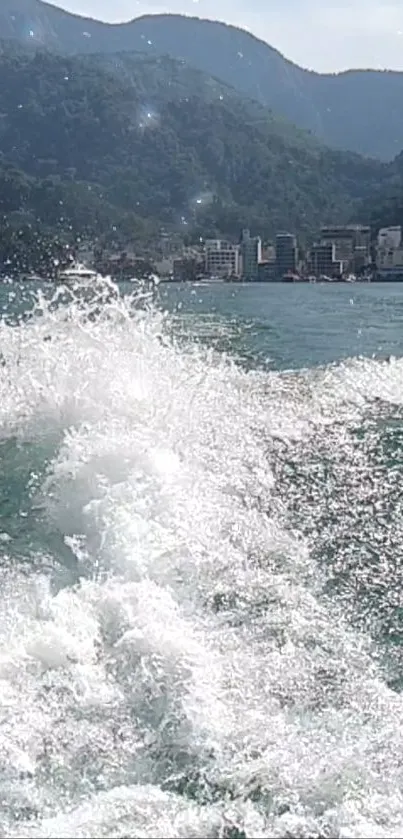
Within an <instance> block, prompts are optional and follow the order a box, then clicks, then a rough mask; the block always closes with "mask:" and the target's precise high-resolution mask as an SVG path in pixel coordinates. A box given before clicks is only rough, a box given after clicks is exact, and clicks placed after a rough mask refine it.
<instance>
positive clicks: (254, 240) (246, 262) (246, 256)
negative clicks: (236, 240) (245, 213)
mask: <svg viewBox="0 0 403 839" xmlns="http://www.w3.org/2000/svg"><path fill="white" fill-rule="evenodd" d="M239 250H240V254H241V273H242V277H243V278H244V280H248V281H249V282H256V280H258V278H259V263H260V262H261V259H262V240H261V238H260V236H251V235H250V232H249V230H242V233H241V238H240V245H239Z"/></svg>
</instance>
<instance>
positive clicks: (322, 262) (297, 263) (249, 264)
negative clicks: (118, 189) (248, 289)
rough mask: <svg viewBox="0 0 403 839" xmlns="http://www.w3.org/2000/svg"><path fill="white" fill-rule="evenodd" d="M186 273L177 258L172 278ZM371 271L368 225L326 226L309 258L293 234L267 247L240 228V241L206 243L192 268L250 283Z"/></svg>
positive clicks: (344, 276) (203, 273)
mask: <svg viewBox="0 0 403 839" xmlns="http://www.w3.org/2000/svg"><path fill="white" fill-rule="evenodd" d="M402 247H403V245H402ZM186 269H189V264H188V263H187V264H186V260H183V259H182V260H176V261H175V263H174V269H173V275H174V279H185V277H184V271H186ZM372 269H373V260H372V254H371V230H370V227H368V226H364V225H347V226H338V227H322V228H321V231H320V236H319V238H318V241H317V242H316V243H314V244H313V245H312V247H311V248H310V250H308V251H307V252H306V253H305V254H303V253H302V251H301V250H300V248H299V246H298V241H297V237H296V236H295V234H293V233H287V232H284V233H278V234H277V236H276V239H275V243H274V244H271V245H267V246H265V247H264V246H263V245H262V241H261V238H260V236H251V235H250V232H249V230H242V232H241V236H240V239H239V241H238V242H236V243H234V242H229V241H227V240H223V239H207V240H206V241H205V242H204V244H203V247H202V249H201V252H200V253H199V258H198V260H197V259H196V264H193V271H194V272H196V274H198V276H205V277H210V278H217V279H222V280H228V281H231V280H233V281H235V280H244V281H249V282H275V281H287V280H288V281H296V280H308V279H311V280H313V279H329V280H342V279H347V278H349V277H351V276H366V275H368V276H369V274H370V272H371V271H372Z"/></svg>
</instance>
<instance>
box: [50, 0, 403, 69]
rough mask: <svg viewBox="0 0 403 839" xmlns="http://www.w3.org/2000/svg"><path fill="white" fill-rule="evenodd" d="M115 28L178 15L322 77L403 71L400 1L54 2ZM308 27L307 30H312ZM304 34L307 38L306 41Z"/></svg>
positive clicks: (148, 0) (402, 9)
mask: <svg viewBox="0 0 403 839" xmlns="http://www.w3.org/2000/svg"><path fill="white" fill-rule="evenodd" d="M51 2H52V3H53V4H54V5H56V6H59V7H61V8H64V9H66V10H67V11H70V12H73V13H75V14H81V15H83V16H87V17H93V18H97V19H99V20H104V21H108V22H110V23H118V22H122V21H127V20H131V19H132V18H136V17H140V16H141V15H144V14H159V13H166V12H171V13H179V14H186V15H189V16H198V17H202V18H208V19H210V20H220V21H224V22H226V23H231V24H233V25H235V26H240V27H241V28H243V29H246V30H248V31H250V32H251V33H253V34H254V35H256V36H257V37H259V38H261V39H262V40H264V41H266V42H267V43H268V44H270V46H272V47H275V48H276V49H278V50H279V51H280V52H281V53H283V54H284V55H285V56H286V58H289V59H291V60H292V61H294V62H295V63H296V64H299V65H300V66H302V67H306V68H308V69H311V70H315V71H317V72H339V71H343V70H347V69H352V68H363V69H368V68H373V69H377V70H379V69H390V70H401V71H403V4H402V3H401V0H400V2H399V0H386V2H383V0H329V2H328V3H326V4H325V3H323V0H281V2H280V0H275V2H272V3H271V4H270V6H269V5H268V4H267V3H266V1H265V0H115V2H114V3H113V4H110V3H109V0H51ZM307 22H308V25H307ZM301 32H303V33H304V34H303V37H301Z"/></svg>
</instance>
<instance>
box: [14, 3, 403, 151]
mask: <svg viewBox="0 0 403 839" xmlns="http://www.w3.org/2000/svg"><path fill="white" fill-rule="evenodd" d="M0 31H1V33H2V35H3V37H4V36H5V37H9V38H14V39H17V40H20V41H23V42H25V43H26V42H27V41H31V42H32V43H33V44H34V45H37V46H41V45H42V46H46V47H47V48H49V49H52V50H54V51H60V52H66V53H68V54H79V53H83V54H88V53H115V52H122V51H125V52H130V51H142V52H144V53H149V54H152V55H160V56H162V55H170V56H171V57H172V58H176V59H177V60H184V61H186V62H187V63H188V64H189V65H190V66H193V67H195V68H196V69H199V70H201V71H203V72H206V73H208V74H209V75H211V76H215V77H217V78H219V79H221V80H222V81H224V82H226V83H227V84H229V85H230V86H232V87H234V88H235V89H237V90H238V92H239V93H241V94H243V95H245V96H247V97H249V98H252V99H255V100H257V101H259V102H260V103H261V104H263V105H264V106H265V107H267V108H269V109H271V110H273V111H274V112H275V113H278V114H279V115H281V116H283V117H284V118H285V119H288V120H289V121H291V122H293V123H295V124H296V125H298V126H299V127H301V128H304V129H306V130H309V131H311V132H312V133H313V134H314V135H315V136H316V137H317V138H318V139H319V140H321V141H322V142H323V143H325V144H327V145H330V146H332V147H333V148H340V149H344V150H350V151H355V152H357V153H360V154H363V155H366V156H369V157H378V158H379V159H381V160H385V161H386V160H391V159H392V158H393V157H395V156H396V154H398V153H399V152H400V150H401V148H402V147H403V113H402V112H401V109H400V107H399V102H400V101H401V100H402V98H403V73H399V72H397V71H392V70H384V71H378V70H371V69H369V70H365V69H362V70H348V71H345V72H342V73H335V74H320V73H316V72H315V71H313V70H308V69H304V68H301V67H299V66H298V65H297V64H295V63H294V62H292V61H290V60H289V59H288V58H285V57H284V56H283V55H282V54H281V52H279V51H278V50H276V49H275V48H274V47H272V46H270V45H269V44H267V43H265V42H264V41H262V40H261V39H259V38H258V37H257V36H256V35H253V34H251V33H249V32H246V31H244V30H242V29H240V28H238V27H235V26H233V25H230V24H225V23H222V22H214V21H208V20H203V19H202V18H197V17H190V16H184V15H143V16H142V17H139V18H134V19H133V20H131V21H129V22H125V23H113V24H112V23H105V22H102V21H97V20H96V19H94V18H89V17H81V16H79V15H74V14H72V13H70V12H67V11H66V10H62V9H60V8H59V7H55V6H53V5H52V4H50V3H45V2H44V0H3V3H2V6H1V9H0Z"/></svg>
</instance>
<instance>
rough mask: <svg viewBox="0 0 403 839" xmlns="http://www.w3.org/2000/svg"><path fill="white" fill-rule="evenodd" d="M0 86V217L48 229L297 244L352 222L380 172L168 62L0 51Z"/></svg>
mask: <svg viewBox="0 0 403 839" xmlns="http://www.w3.org/2000/svg"><path fill="white" fill-rule="evenodd" d="M0 76H1V79H2V85H1V87H0V148H1V151H2V157H1V158H0V162H1V163H2V172H3V181H2V182H1V179H0V196H2V197H0V209H1V206H2V205H3V212H4V213H5V214H8V215H9V214H10V213H17V214H18V213H23V214H27V213H28V214H31V215H32V214H34V216H35V219H38V220H39V222H40V223H41V224H45V225H48V226H50V227H54V226H55V225H56V226H57V227H58V228H60V229H62V228H63V229H66V228H69V229H73V230H75V231H77V232H79V231H82V232H84V233H88V235H91V236H95V235H99V234H101V233H102V234H105V233H106V232H108V231H111V230H113V229H116V228H117V227H119V229H120V230H122V231H124V235H126V236H128V235H129V234H130V231H131V232H132V237H141V236H142V235H145V233H147V231H148V230H149V225H158V224H164V225H171V226H173V227H176V228H179V229H182V230H183V231H184V232H185V231H193V232H195V231H198V233H199V234H200V235H215V234H217V233H221V234H228V235H232V234H237V233H238V231H239V229H240V228H241V227H245V226H249V227H251V228H252V229H253V230H258V231H259V232H261V233H263V234H264V235H273V234H274V233H275V231H277V230H279V229H282V228H290V229H292V230H297V231H298V232H299V233H300V234H302V235H304V234H305V236H306V237H309V236H311V235H312V234H313V233H314V232H316V230H317V228H318V226H319V225H320V224H321V223H326V222H329V223H330V222H337V221H346V220H347V219H349V218H350V216H352V215H354V208H355V206H356V204H357V202H358V201H359V200H362V199H364V198H366V197H368V196H369V195H370V194H371V193H372V191H373V190H374V189H375V188H376V187H377V186H378V185H379V183H380V182H381V181H382V180H383V179H384V178H385V177H386V175H387V172H388V167H387V166H386V165H385V164H382V163H379V162H377V161H371V160H367V159H364V158H361V157H359V156H358V155H355V154H352V153H346V152H338V151H333V150H329V149H327V148H324V147H322V146H321V145H320V144H319V143H318V142H317V141H316V140H314V139H313V138H312V137H311V136H310V135H309V134H305V133H304V132H303V131H300V130H298V129H296V128H294V127H293V126H292V125H290V124H288V123H287V122H285V121H284V120H277V119H276V118H275V117H274V116H273V115H272V114H271V113H268V112H267V111H266V110H265V109H264V108H263V107H262V106H261V105H259V104H258V103H256V102H253V101H248V100H245V99H244V98H242V97H240V96H239V94H238V93H237V92H236V91H234V90H232V89H230V88H229V87H228V86H227V85H224V84H222V83H221V82H219V81H218V80H217V79H214V78H212V77H210V76H207V75H206V74H203V73H201V72H200V71H197V70H194V69H191V68H189V67H188V66H187V65H186V64H183V63H182V62H179V61H175V60H174V59H171V58H168V57H165V58H153V57H149V56H145V55H144V54H143V53H139V54H137V55H135V54H133V53H131V54H125V53H122V54H119V55H114V56H113V55H110V56H108V58H107V59H105V56H97V55H90V56H62V55H58V54H52V53H48V52H46V51H38V50H33V51H32V50H27V49H22V48H21V47H20V45H19V44H18V43H15V42H11V43H10V41H3V42H1V44H0ZM0 174H1V171H0ZM144 225H145V228H144Z"/></svg>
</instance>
